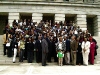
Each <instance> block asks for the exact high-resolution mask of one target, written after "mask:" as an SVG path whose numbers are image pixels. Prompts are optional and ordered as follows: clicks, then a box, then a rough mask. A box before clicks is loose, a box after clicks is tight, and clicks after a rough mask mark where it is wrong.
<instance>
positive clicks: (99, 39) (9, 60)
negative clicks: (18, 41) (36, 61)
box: [0, 35, 100, 65]
mask: <svg viewBox="0 0 100 75" xmlns="http://www.w3.org/2000/svg"><path fill="white" fill-rule="evenodd" d="M94 38H95V39H96V41H97V44H98V46H99V48H98V50H97V56H96V59H95V64H100V37H98V36H94ZM12 59H13V57H11V58H9V57H7V56H4V55H3V42H2V35H0V64H2V65H3V64H4V65H5V64H19V60H18V58H17V60H16V63H13V62H12ZM24 63H27V60H24Z"/></svg>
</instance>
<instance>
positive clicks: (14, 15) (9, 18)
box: [8, 12, 19, 26]
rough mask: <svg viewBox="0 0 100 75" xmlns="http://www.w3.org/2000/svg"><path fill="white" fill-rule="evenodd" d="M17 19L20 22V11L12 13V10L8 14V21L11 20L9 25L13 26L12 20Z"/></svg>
mask: <svg viewBox="0 0 100 75" xmlns="http://www.w3.org/2000/svg"><path fill="white" fill-rule="evenodd" d="M14 20H16V22H18V20H19V13H12V12H10V13H9V14H8V22H9V25H10V26H12V22H13V21H14Z"/></svg>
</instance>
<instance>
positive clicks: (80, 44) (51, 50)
mask: <svg viewBox="0 0 100 75" xmlns="http://www.w3.org/2000/svg"><path fill="white" fill-rule="evenodd" d="M3 32H4V35H3V46H4V55H7V56H8V57H13V63H15V62H16V56H18V57H19V62H23V60H24V59H25V60H27V61H28V63H32V62H33V60H34V58H35V57H36V62H37V63H39V62H41V63H42V66H46V65H47V64H46V61H48V62H52V59H54V62H58V64H59V66H62V65H64V64H65V65H69V64H71V65H76V64H79V65H81V64H84V65H88V61H89V62H90V64H94V59H95V56H96V55H97V50H96V49H97V47H96V45H97V42H96V40H95V39H94V38H93V37H92V36H91V34H90V33H89V32H88V30H86V31H82V29H81V28H80V27H79V26H77V25H75V24H74V23H73V21H65V22H64V23H63V22H62V21H61V22H59V23H57V22H54V23H53V22H51V20H50V21H48V20H46V21H42V20H41V21H40V23H37V22H33V20H30V19H28V20H27V19H24V20H19V21H18V22H17V21H16V20H14V21H13V22H12V25H11V26H10V25H9V24H7V25H6V26H5V28H4V31H3ZM34 52H36V56H34Z"/></svg>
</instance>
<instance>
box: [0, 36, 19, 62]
mask: <svg viewBox="0 0 100 75" xmlns="http://www.w3.org/2000/svg"><path fill="white" fill-rule="evenodd" d="M12 59H13V57H11V58H8V57H7V56H4V55H3V40H2V35H0V64H11V63H12ZM16 62H18V59H17V61H16Z"/></svg>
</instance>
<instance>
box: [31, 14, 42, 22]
mask: <svg viewBox="0 0 100 75" xmlns="http://www.w3.org/2000/svg"><path fill="white" fill-rule="evenodd" d="M42 16H43V14H42V13H32V20H33V22H37V23H39V22H40V21H41V20H42Z"/></svg>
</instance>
